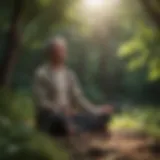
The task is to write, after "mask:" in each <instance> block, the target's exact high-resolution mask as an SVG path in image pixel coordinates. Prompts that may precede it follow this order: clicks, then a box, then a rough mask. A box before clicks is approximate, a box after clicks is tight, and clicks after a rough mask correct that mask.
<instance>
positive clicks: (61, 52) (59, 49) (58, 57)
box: [50, 43, 67, 63]
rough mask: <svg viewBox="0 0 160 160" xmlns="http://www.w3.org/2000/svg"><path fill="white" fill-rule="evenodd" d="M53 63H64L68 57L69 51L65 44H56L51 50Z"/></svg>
mask: <svg viewBox="0 0 160 160" xmlns="http://www.w3.org/2000/svg"><path fill="white" fill-rule="evenodd" d="M50 52H51V53H50V54H51V61H56V62H59V63H63V62H64V61H65V59H66V56H67V49H66V46H65V45H64V44H60V43H56V44H53V45H52V47H51V50H50Z"/></svg>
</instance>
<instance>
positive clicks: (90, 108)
mask: <svg viewBox="0 0 160 160" xmlns="http://www.w3.org/2000/svg"><path fill="white" fill-rule="evenodd" d="M71 78H72V84H71V85H72V95H73V99H74V102H75V103H76V104H77V105H78V106H79V107H81V108H82V109H84V110H85V111H87V112H90V113H93V114H96V113H98V112H99V109H98V108H97V107H96V106H95V105H93V104H92V103H91V102H90V101H89V100H88V99H87V98H85V96H84V94H83V92H82V90H81V87H80V83H79V82H78V79H77V78H76V76H75V74H74V73H71Z"/></svg>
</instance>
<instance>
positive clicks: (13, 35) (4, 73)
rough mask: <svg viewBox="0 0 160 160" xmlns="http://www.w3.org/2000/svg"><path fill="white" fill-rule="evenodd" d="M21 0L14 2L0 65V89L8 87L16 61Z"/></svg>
mask: <svg viewBox="0 0 160 160" xmlns="http://www.w3.org/2000/svg"><path fill="white" fill-rule="evenodd" d="M22 2H23V1H22V0H14V4H13V5H14V6H13V12H12V13H13V14H12V18H11V25H10V29H9V33H8V39H7V44H6V49H5V52H4V56H3V57H2V63H1V64H0V77H1V78H0V87H9V86H10V85H11V77H12V73H13V69H14V66H15V64H16V59H17V48H18V47H19V42H20V41H19V40H20V39H19V34H18V25H19V21H20V15H21V9H22Z"/></svg>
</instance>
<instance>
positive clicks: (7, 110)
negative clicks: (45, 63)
mask: <svg viewBox="0 0 160 160" xmlns="http://www.w3.org/2000/svg"><path fill="white" fill-rule="evenodd" d="M33 117H34V113H33V104H32V102H31V99H30V98H29V97H26V96H24V95H21V94H13V93H10V92H7V91H6V90H1V92H0V131H1V132H0V159H1V160H10V159H15V160H21V159H23V160H28V159H30V160H53V159H59V160H63V159H64V160H67V159H68V158H69V157H68V156H69V155H68V153H67V152H64V151H63V150H61V148H60V147H59V148H58V144H57V143H56V141H54V140H53V139H51V138H50V137H48V136H47V135H45V134H42V133H39V132H38V131H36V130H35V129H34V127H33V125H32V124H33V122H34V121H33V120H34V119H33ZM28 122H31V123H28Z"/></svg>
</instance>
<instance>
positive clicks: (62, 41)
mask: <svg viewBox="0 0 160 160" xmlns="http://www.w3.org/2000/svg"><path fill="white" fill-rule="evenodd" d="M54 45H61V46H64V47H65V46H66V45H67V41H66V39H65V38H64V37H62V36H56V37H52V38H50V39H49V40H47V42H46V44H45V50H49V49H50V47H52V46H54Z"/></svg>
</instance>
